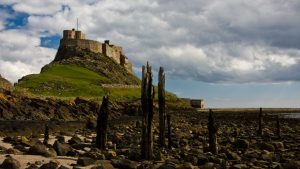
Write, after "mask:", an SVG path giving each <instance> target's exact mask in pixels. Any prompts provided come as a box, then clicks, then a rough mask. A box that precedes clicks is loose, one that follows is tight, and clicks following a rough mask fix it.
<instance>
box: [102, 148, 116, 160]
mask: <svg viewBox="0 0 300 169" xmlns="http://www.w3.org/2000/svg"><path fill="white" fill-rule="evenodd" d="M105 157H106V158H107V159H109V160H110V159H114V158H116V157H117V153H116V152H115V151H114V150H108V151H107V152H105Z"/></svg>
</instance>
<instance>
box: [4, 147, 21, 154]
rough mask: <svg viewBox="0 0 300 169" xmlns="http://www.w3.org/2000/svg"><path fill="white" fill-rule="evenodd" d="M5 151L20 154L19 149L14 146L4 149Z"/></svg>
mask: <svg viewBox="0 0 300 169" xmlns="http://www.w3.org/2000/svg"><path fill="white" fill-rule="evenodd" d="M5 152H6V153H7V154H20V153H21V152H20V151H19V150H17V149H14V148H9V149H7V150H5Z"/></svg>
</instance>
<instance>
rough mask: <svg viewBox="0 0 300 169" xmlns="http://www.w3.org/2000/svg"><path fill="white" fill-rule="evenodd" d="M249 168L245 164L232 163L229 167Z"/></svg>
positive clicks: (236, 168) (235, 168) (233, 168)
mask: <svg viewBox="0 0 300 169" xmlns="http://www.w3.org/2000/svg"><path fill="white" fill-rule="evenodd" d="M246 168H249V167H247V165H246V164H234V165H233V166H232V167H231V168H230V169H246Z"/></svg>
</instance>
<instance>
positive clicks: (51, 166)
mask: <svg viewBox="0 0 300 169" xmlns="http://www.w3.org/2000/svg"><path fill="white" fill-rule="evenodd" d="M57 167H58V164H57V163H56V162H54V161H50V162H49V163H46V164H43V165H42V166H41V167H40V169H57Z"/></svg>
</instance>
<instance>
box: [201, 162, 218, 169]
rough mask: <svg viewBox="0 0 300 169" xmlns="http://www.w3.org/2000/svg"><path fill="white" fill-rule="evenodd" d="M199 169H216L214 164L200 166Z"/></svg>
mask: <svg viewBox="0 0 300 169" xmlns="http://www.w3.org/2000/svg"><path fill="white" fill-rule="evenodd" d="M200 168H201V169H216V164H214V163H211V162H208V163H206V164H204V165H201V166H200Z"/></svg>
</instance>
